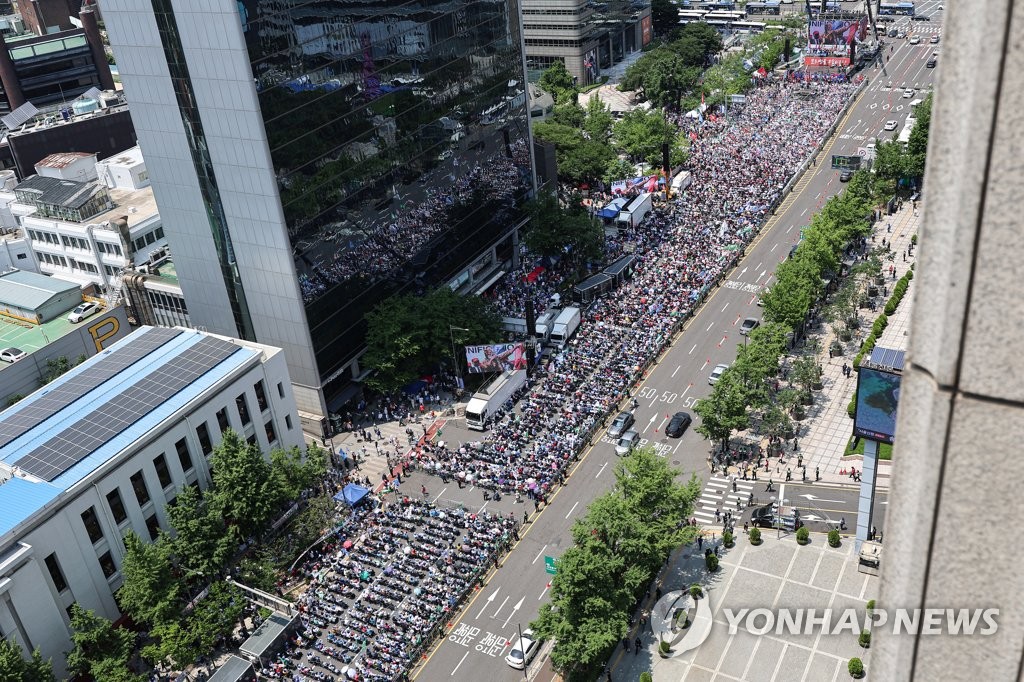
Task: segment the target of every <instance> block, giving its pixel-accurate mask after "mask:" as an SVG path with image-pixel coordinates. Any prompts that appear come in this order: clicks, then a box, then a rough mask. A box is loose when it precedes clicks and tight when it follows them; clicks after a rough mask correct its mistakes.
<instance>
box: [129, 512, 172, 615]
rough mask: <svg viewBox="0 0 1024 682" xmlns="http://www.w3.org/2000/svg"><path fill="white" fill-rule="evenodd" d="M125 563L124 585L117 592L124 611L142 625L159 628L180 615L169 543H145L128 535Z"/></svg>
mask: <svg viewBox="0 0 1024 682" xmlns="http://www.w3.org/2000/svg"><path fill="white" fill-rule="evenodd" d="M124 548H125V555H124V561H122V562H121V575H123V576H124V583H123V584H122V585H121V588H120V589H119V590H118V591H117V596H118V599H119V603H120V604H121V607H122V609H123V610H124V611H125V612H127V613H128V614H130V615H131V617H132V618H133V619H134V620H135V621H136V622H138V623H144V624H146V625H155V624H157V623H164V622H167V621H170V620H173V619H174V618H175V617H176V616H177V615H178V606H179V605H178V597H179V593H178V590H179V586H180V585H179V583H178V582H177V580H176V579H175V577H174V574H173V567H172V565H171V558H170V551H169V548H170V544H169V543H167V542H155V543H151V542H144V541H143V540H142V538H140V537H139V536H138V535H136V534H135V533H133V532H132V531H128V533H127V535H125V538H124Z"/></svg>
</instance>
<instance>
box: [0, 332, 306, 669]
mask: <svg viewBox="0 0 1024 682" xmlns="http://www.w3.org/2000/svg"><path fill="white" fill-rule="evenodd" d="M228 428H231V429H232V430H233V431H235V432H236V433H239V434H242V437H243V438H245V439H246V440H248V441H249V442H254V443H257V444H258V445H259V447H260V448H261V449H262V450H263V451H264V452H265V453H267V454H268V456H269V453H270V451H271V449H272V448H276V447H281V448H286V449H287V448H291V447H292V446H300V447H302V446H304V440H303V436H302V431H301V429H300V425H299V417H298V414H297V411H296V407H295V399H294V396H293V394H292V388H291V382H290V380H289V377H288V369H287V366H286V364H285V358H284V353H283V352H282V351H281V350H280V349H277V348H272V347H269V346H263V345H260V344H256V343H250V342H246V341H239V340H236V339H231V338H227V337H222V336H215V335H212V334H207V333H203V332H198V331H195V330H187V329H181V328H175V329H166V328H159V327H143V328H142V329H140V330H138V331H137V332H135V333H134V334H132V335H131V336H129V337H127V338H125V339H123V340H121V341H119V342H117V343H116V344H115V345H114V346H113V347H111V348H110V349H108V350H105V351H103V352H101V353H99V354H98V355H96V356H94V357H92V358H90V359H89V360H87V361H86V362H84V363H83V364H81V365H79V366H77V367H75V368H74V369H72V370H71V371H69V372H68V373H66V374H64V375H63V376H61V377H60V378H59V379H57V380H56V381H54V382H52V383H50V384H47V385H46V386H44V387H43V388H42V389H40V390H38V391H36V392H35V393H33V394H32V395H30V396H28V397H27V398H25V399H24V400H22V401H20V402H18V403H17V404H16V405H14V406H13V407H11V408H8V409H7V410H5V411H3V412H0V637H3V638H4V639H8V640H11V641H15V642H18V643H19V644H21V645H22V646H23V647H24V648H25V649H26V650H31V649H33V648H35V647H39V648H40V649H41V650H42V653H43V656H44V657H52V658H53V661H54V664H55V666H56V667H57V668H58V670H57V673H58V675H60V674H62V673H63V672H64V671H63V670H62V667H63V661H64V652H65V651H67V650H68V649H69V648H70V629H69V622H70V616H69V615H68V611H69V610H70V607H71V605H72V604H74V603H76V602H77V603H78V604H80V605H81V606H83V607H84V608H87V609H93V610H95V611H96V612H97V613H99V614H101V615H103V616H105V617H107V618H110V619H117V618H118V616H119V611H118V608H117V605H116V603H115V602H114V596H113V594H114V592H115V591H116V590H117V589H118V588H119V587H120V586H121V574H120V573H119V568H120V566H121V560H122V556H123V553H124V544H123V542H122V541H121V538H122V537H123V536H124V534H125V533H126V532H127V531H128V530H133V531H134V532H135V533H137V534H138V535H139V536H140V537H143V538H147V537H148V538H156V537H157V534H158V532H159V530H160V529H161V528H168V527H169V526H168V524H167V522H166V517H165V512H164V510H165V507H166V506H167V504H168V503H169V502H171V501H172V500H174V499H175V497H176V496H177V493H178V490H180V489H181V488H182V487H183V486H185V485H190V484H198V485H199V486H200V487H201V488H204V489H205V488H206V487H207V486H208V485H209V482H210V473H209V466H208V464H207V457H208V456H209V455H210V453H211V452H212V451H213V448H214V447H215V446H216V444H217V443H218V442H219V441H220V439H221V434H222V432H223V431H224V430H226V429H228Z"/></svg>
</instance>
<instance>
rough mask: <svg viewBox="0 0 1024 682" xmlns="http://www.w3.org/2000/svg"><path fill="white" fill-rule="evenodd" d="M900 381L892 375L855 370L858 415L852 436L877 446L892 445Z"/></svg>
mask: <svg viewBox="0 0 1024 682" xmlns="http://www.w3.org/2000/svg"><path fill="white" fill-rule="evenodd" d="M901 378H902V377H901V376H900V375H899V374H896V373H894V372H882V371H880V370H877V369H871V368H868V367H863V366H862V367H861V368H860V369H859V370H857V412H856V416H854V418H853V435H855V436H860V437H862V438H870V439H871V440H876V441H878V442H879V443H892V442H893V440H894V439H895V437H896V408H897V407H898V406H899V402H900V380H901Z"/></svg>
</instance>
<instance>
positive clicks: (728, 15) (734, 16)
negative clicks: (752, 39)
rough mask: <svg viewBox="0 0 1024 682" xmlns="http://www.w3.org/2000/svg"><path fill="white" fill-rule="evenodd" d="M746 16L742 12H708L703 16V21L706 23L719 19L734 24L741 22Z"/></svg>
mask: <svg viewBox="0 0 1024 682" xmlns="http://www.w3.org/2000/svg"><path fill="white" fill-rule="evenodd" d="M745 16H746V15H744V13H743V12H708V13H707V14H705V15H704V20H705V21H708V20H711V19H721V20H722V21H728V22H730V23H731V22H734V21H743V19H744V18H745Z"/></svg>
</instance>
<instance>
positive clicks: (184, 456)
mask: <svg viewBox="0 0 1024 682" xmlns="http://www.w3.org/2000/svg"><path fill="white" fill-rule="evenodd" d="M174 449H175V450H177V451H178V461H179V462H181V470H182V471H184V472H185V473H186V474H187V473H188V472H190V471H192V466H193V465H192V453H190V452H189V451H188V442H186V441H185V439H184V438H182V439H181V440H179V441H178V442H177V443H175V444H174Z"/></svg>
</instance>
